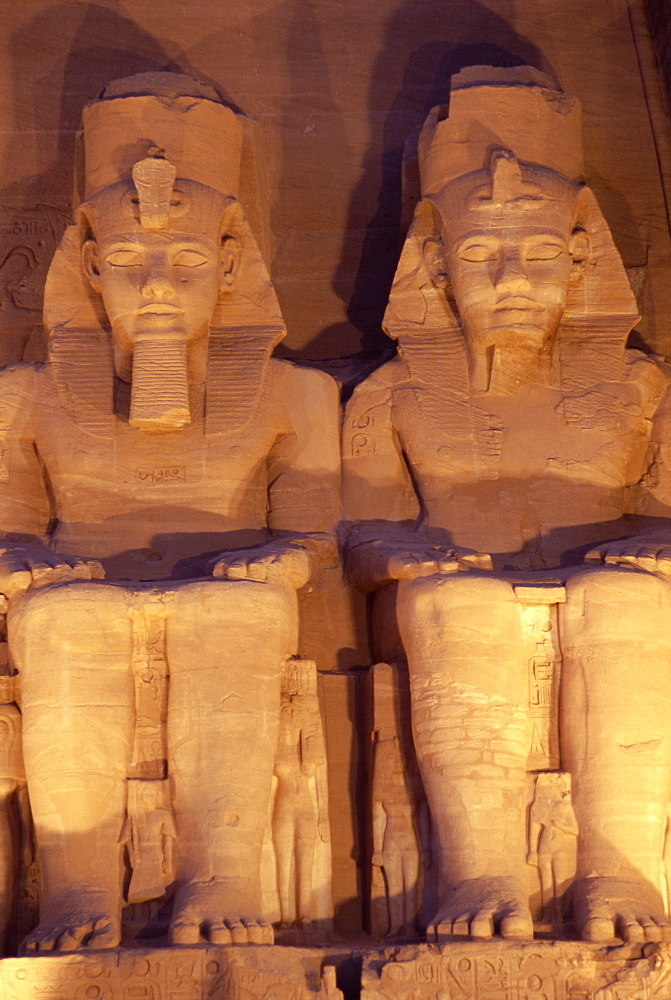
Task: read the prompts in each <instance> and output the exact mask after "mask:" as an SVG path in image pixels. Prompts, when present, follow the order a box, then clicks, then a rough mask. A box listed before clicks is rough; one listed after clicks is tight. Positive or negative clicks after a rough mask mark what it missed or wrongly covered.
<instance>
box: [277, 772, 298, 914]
mask: <svg viewBox="0 0 671 1000" xmlns="http://www.w3.org/2000/svg"><path fill="white" fill-rule="evenodd" d="M290 799H291V793H290V792H289V790H288V789H286V788H285V787H283V782H282V780H281V779H280V784H279V786H278V789H277V798H276V801H275V809H274V811H273V844H274V846H275V861H276V864H277V893H278V896H279V900H280V919H281V922H282V924H284V925H285V926H286V927H289V926H290V925H291V924H293V922H294V921H295V919H296V817H295V814H294V808H293V805H294V804H293V803H292V802H291V800H290Z"/></svg>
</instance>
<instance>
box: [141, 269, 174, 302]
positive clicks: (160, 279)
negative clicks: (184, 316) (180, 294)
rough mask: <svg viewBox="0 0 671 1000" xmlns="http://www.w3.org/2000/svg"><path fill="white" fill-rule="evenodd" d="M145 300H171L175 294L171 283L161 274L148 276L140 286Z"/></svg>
mask: <svg viewBox="0 0 671 1000" xmlns="http://www.w3.org/2000/svg"><path fill="white" fill-rule="evenodd" d="M142 294H143V296H144V297H145V298H146V299H171V298H172V297H173V295H174V294H175V289H174V288H173V287H172V283H171V282H170V281H169V279H168V278H166V277H165V275H163V274H150V275H148V277H147V280H146V281H145V283H144V285H143V286H142Z"/></svg>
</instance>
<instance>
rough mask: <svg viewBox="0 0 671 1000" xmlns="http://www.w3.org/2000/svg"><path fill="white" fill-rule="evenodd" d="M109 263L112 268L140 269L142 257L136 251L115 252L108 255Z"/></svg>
mask: <svg viewBox="0 0 671 1000" xmlns="http://www.w3.org/2000/svg"><path fill="white" fill-rule="evenodd" d="M107 263H108V264H111V265H112V267H140V266H141V265H142V257H141V256H140V254H139V253H137V252H136V251H135V250H114V251H112V253H110V254H108V255H107Z"/></svg>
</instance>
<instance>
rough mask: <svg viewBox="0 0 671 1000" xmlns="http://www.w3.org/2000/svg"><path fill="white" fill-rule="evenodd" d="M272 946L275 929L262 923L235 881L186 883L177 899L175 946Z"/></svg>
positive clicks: (172, 936)
mask: <svg viewBox="0 0 671 1000" xmlns="http://www.w3.org/2000/svg"><path fill="white" fill-rule="evenodd" d="M203 941H209V942H210V944H272V943H273V941H274V937H273V928H272V925H271V924H269V923H268V921H267V920H263V919H262V918H261V917H260V915H259V912H258V906H254V905H253V902H251V901H250V899H249V892H248V890H247V888H246V887H245V886H241V885H240V883H239V882H237V881H235V880H227V879H211V880H210V881H208V882H196V881H192V882H186V883H185V884H184V885H182V886H181V887H180V888H179V889H178V890H177V893H176V895H175V902H174V905H173V909H172V920H171V922H170V942H171V943H172V944H199V943H201V942H203Z"/></svg>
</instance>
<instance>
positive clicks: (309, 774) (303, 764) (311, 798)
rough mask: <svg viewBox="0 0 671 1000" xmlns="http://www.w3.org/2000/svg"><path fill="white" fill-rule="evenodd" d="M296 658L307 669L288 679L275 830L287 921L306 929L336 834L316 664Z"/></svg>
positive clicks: (285, 681)
mask: <svg viewBox="0 0 671 1000" xmlns="http://www.w3.org/2000/svg"><path fill="white" fill-rule="evenodd" d="M291 662H292V661H290V663H291ZM293 662H299V663H300V668H307V670H305V669H303V670H300V669H299V674H297V675H296V678H295V683H292V682H291V678H289V676H288V672H287V671H285V676H284V678H283V690H282V702H281V711H280V734H279V743H278V750H277V756H276V759H275V772H274V773H275V777H276V779H277V791H276V795H275V804H274V809H273V820H272V829H273V842H274V845H275V858H276V863H277V884H278V892H279V901H280V916H281V922H282V924H283V925H284V926H285V927H286V926H290V925H291V924H294V923H296V924H298V925H299V926H301V927H304V926H305V925H306V924H310V923H311V922H312V921H313V920H314V919H315V918H316V916H317V914H316V912H315V900H314V890H315V880H314V869H315V860H316V854H317V851H318V846H319V844H320V843H321V844H328V843H329V840H330V834H329V821H328V789H327V786H326V748H325V745H324V737H323V732H322V723H321V716H320V714H319V701H318V699H317V692H316V667H315V664H314V663H312V662H311V661H307V660H303V661H293ZM310 668H311V670H310ZM301 673H307V674H308V676H306V677H302V676H300V674H301ZM311 681H314V683H311ZM312 688H314V691H313V690H311V689H312Z"/></svg>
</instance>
